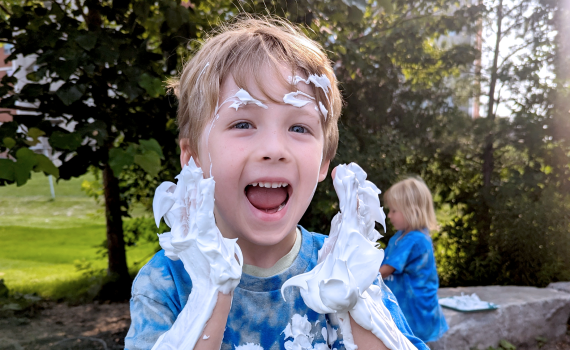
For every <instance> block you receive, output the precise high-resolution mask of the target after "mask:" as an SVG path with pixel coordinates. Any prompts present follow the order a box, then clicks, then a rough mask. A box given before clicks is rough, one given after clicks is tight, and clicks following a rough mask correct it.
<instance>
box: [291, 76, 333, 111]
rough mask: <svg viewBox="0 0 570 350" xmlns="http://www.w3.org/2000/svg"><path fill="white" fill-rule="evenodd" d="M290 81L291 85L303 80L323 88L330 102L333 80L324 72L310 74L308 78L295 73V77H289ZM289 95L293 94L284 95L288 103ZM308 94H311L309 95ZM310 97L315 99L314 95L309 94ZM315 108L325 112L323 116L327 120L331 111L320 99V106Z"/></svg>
mask: <svg viewBox="0 0 570 350" xmlns="http://www.w3.org/2000/svg"><path fill="white" fill-rule="evenodd" d="M288 81H289V83H290V84H291V85H297V84H298V83H299V82H303V83H305V84H307V85H309V84H313V85H315V87H316V88H320V89H322V90H323V92H324V93H325V96H326V98H327V101H328V103H329V104H330V99H329V89H330V88H331V81H330V80H329V78H327V76H326V75H324V74H321V75H316V74H311V75H309V77H308V78H307V79H303V78H302V77H300V76H298V75H295V76H294V77H291V76H290V77H288ZM299 92H300V91H297V93H299ZM292 94H295V93H292ZM288 95H291V93H289V94H286V95H285V97H283V102H285V103H288V102H286V101H285V98H286V97H287V96H288ZM304 95H306V94H304ZM295 96H296V95H295ZM307 96H309V95H307ZM309 98H311V99H312V100H314V98H313V97H312V96H309ZM303 102H305V101H303ZM307 103H308V102H307ZM307 103H305V104H304V105H306V104H307ZM289 104H292V103H289ZM293 105H294V104H293ZM304 105H303V106H304ZM294 106H295V105H294ZM295 107H298V106H295ZM301 107H302V106H301ZM315 110H316V111H317V112H319V111H320V112H321V113H322V114H323V116H324V117H325V120H327V117H328V113H329V111H328V110H327V109H326V108H325V106H324V105H323V104H322V103H321V102H320V101H319V106H318V108H317V106H315Z"/></svg>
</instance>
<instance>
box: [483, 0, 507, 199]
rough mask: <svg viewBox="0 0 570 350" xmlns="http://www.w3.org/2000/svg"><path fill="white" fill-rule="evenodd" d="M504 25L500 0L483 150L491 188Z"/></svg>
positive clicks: (485, 182) (486, 182)
mask: <svg viewBox="0 0 570 350" xmlns="http://www.w3.org/2000/svg"><path fill="white" fill-rule="evenodd" d="M502 23H503V0H499V6H498V7H497V35H496V39H497V40H496V42H495V51H494V52H493V55H494V56H493V65H492V66H491V80H490V82H489V104H488V105H487V123H488V127H489V133H488V134H487V137H486V138H485V148H484V149H483V186H484V187H485V188H489V187H490V186H491V179H492V175H493V170H494V167H495V157H494V154H493V141H494V135H493V129H494V125H495V112H494V110H495V89H496V87H497V79H498V74H497V73H498V65H499V44H500V43H501V39H502V32H501V26H502Z"/></svg>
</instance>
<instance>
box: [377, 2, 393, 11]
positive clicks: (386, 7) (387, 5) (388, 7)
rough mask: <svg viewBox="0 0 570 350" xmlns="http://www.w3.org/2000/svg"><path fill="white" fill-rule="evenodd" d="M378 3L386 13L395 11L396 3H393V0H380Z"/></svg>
mask: <svg viewBox="0 0 570 350" xmlns="http://www.w3.org/2000/svg"><path fill="white" fill-rule="evenodd" d="M378 5H380V6H381V7H382V8H383V9H384V12H386V14H388V15H391V14H392V13H394V5H393V4H392V0H378Z"/></svg>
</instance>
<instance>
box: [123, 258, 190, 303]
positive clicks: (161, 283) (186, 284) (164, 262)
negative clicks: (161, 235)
mask: <svg viewBox="0 0 570 350" xmlns="http://www.w3.org/2000/svg"><path fill="white" fill-rule="evenodd" d="M191 290H192V280H191V279H190V276H189V275H188V273H187V272H186V270H184V264H183V263H182V261H180V260H177V261H173V260H171V259H170V258H168V257H167V256H166V255H165V252H164V250H160V251H158V252H157V253H156V254H155V255H154V256H153V257H152V258H151V259H150V260H149V262H148V263H146V264H145V265H144V266H143V267H142V268H141V269H140V270H139V273H138V274H137V277H136V278H135V280H134V281H133V286H132V291H131V292H132V296H133V297H134V296H135V295H142V296H145V297H147V298H149V299H152V300H154V301H156V302H158V303H161V304H171V303H175V304H177V305H175V306H177V307H178V308H180V307H181V306H182V305H181V304H182V303H181V299H180V296H182V295H184V296H185V297H184V299H185V298H186V297H187V296H188V295H189V294H190V291H191Z"/></svg>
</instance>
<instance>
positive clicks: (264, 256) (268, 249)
mask: <svg viewBox="0 0 570 350" xmlns="http://www.w3.org/2000/svg"><path fill="white" fill-rule="evenodd" d="M296 237H297V227H293V229H292V230H291V232H289V234H288V235H287V236H286V237H285V238H284V239H283V240H282V241H281V242H279V243H278V244H275V245H272V246H260V245H256V244H254V243H251V242H249V241H247V240H245V239H238V241H237V243H238V245H239V247H240V248H241V251H242V253H243V263H244V264H247V265H253V266H257V267H261V268H264V269H267V268H270V267H272V266H273V265H275V263H276V262H277V261H279V259H281V258H282V257H284V256H285V255H287V253H289V252H290V251H291V249H292V248H293V245H295V239H296Z"/></svg>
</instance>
